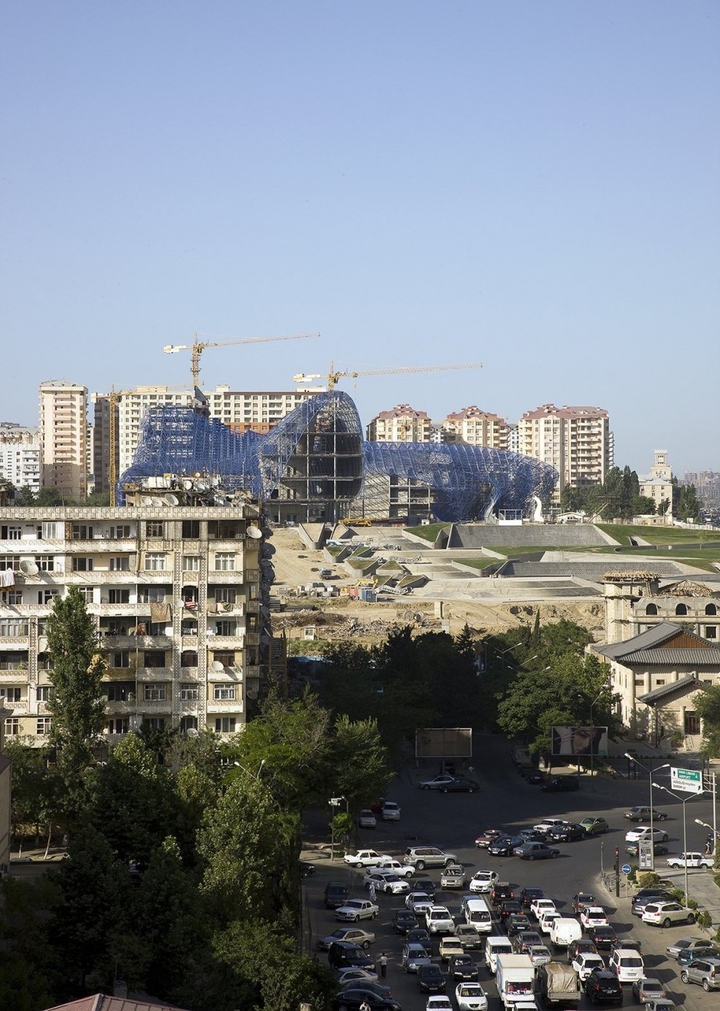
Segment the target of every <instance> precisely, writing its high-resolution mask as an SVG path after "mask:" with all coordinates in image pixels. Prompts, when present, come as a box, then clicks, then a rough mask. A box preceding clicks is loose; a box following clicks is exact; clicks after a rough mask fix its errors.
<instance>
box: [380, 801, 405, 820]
mask: <svg viewBox="0 0 720 1011" xmlns="http://www.w3.org/2000/svg"><path fill="white" fill-rule="evenodd" d="M380 815H381V817H382V820H383V821H400V808H399V807H398V805H397V804H396V803H395V801H394V800H386V801H385V802H384V803H383V806H382V808H381V810H380Z"/></svg>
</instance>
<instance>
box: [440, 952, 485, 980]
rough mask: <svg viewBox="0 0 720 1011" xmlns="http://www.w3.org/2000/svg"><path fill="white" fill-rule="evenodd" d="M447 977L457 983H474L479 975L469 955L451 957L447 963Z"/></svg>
mask: <svg viewBox="0 0 720 1011" xmlns="http://www.w3.org/2000/svg"><path fill="white" fill-rule="evenodd" d="M448 976H449V977H450V979H454V980H456V981H457V982H462V983H474V982H475V981H476V980H477V979H479V976H480V973H479V971H478V967H477V966H476V965H475V962H474V961H473V959H472V958H471V957H470V955H465V954H462V955H452V956H451V957H450V961H449V962H448Z"/></svg>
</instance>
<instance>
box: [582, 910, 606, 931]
mask: <svg viewBox="0 0 720 1011" xmlns="http://www.w3.org/2000/svg"><path fill="white" fill-rule="evenodd" d="M580 922H581V923H582V925H583V927H584V928H585V930H587V929H588V927H607V926H609V921H608V918H607V914H606V912H605V910H604V909H603V908H602V906H586V907H585V909H583V911H582V912H581V913H580Z"/></svg>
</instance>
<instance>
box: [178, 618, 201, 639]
mask: <svg viewBox="0 0 720 1011" xmlns="http://www.w3.org/2000/svg"><path fill="white" fill-rule="evenodd" d="M180 633H181V635H197V634H198V627H197V622H196V621H188V620H185V621H183V622H181V624H180Z"/></svg>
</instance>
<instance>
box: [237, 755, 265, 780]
mask: <svg viewBox="0 0 720 1011" xmlns="http://www.w3.org/2000/svg"><path fill="white" fill-rule="evenodd" d="M233 765H237V767H238V769H242V770H243V772H247V774H248V776H252V778H253V779H260V773H261V772H262V771H263V766H264V765H265V759H264V758H263V760H262V761H261V762H260V765H259V766H258V771H257V772H256V773H255V774H254V775H253V773H252V772H250V770H249V769H246V768H245V766H244V765H241V763H240V762H233Z"/></svg>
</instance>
